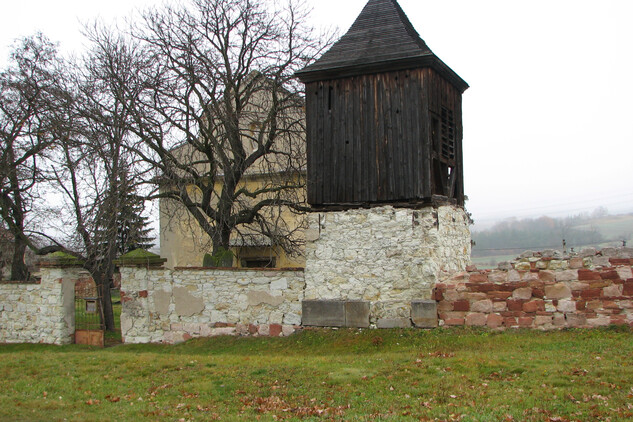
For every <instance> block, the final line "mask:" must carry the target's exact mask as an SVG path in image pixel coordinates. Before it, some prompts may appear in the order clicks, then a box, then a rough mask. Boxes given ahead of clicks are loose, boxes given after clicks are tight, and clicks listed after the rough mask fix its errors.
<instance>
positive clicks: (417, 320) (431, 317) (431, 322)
mask: <svg viewBox="0 0 633 422" xmlns="http://www.w3.org/2000/svg"><path fill="white" fill-rule="evenodd" d="M411 321H413V325H415V326H416V327H418V328H435V327H437V302H435V301H434V300H415V301H413V302H411Z"/></svg>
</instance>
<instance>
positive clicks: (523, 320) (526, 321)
mask: <svg viewBox="0 0 633 422" xmlns="http://www.w3.org/2000/svg"><path fill="white" fill-rule="evenodd" d="M533 323H534V317H519V327H531V326H532V324H533Z"/></svg>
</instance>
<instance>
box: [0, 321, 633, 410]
mask: <svg viewBox="0 0 633 422" xmlns="http://www.w3.org/2000/svg"><path fill="white" fill-rule="evenodd" d="M631 356H633V333H632V332H631V331H630V330H628V329H622V328H618V329H615V328H610V329H603V330H595V331H584V330H578V331H575V330H574V331H561V332H551V333H543V332H528V331H512V332H507V333H491V332H486V331H478V330H467V329H456V330H434V331H421V330H385V331H366V330H365V331H357V330H338V331H325V330H314V331H312V330H310V331H304V332H302V333H300V334H298V335H294V336H291V337H288V338H274V339H273V338H232V337H227V338H214V339H198V340H192V341H190V342H188V343H185V344H181V345H177V346H162V345H121V346H116V347H112V348H107V349H101V350H96V349H90V348H89V347H83V346H75V345H72V346H64V347H54V346H45V345H3V346H0V387H1V388H2V394H1V395H0V420H3V421H62V420H69V421H108V420H111V421H136V420H148V421H155V420H157V421H163V420H164V421H181V420H182V421H207V420H226V421H235V420H257V419H259V420H265V421H271V420H403V421H404V420H440V421H458V420H460V421H513V420H515V421H594V420H602V421H625V420H633V360H632V359H631Z"/></svg>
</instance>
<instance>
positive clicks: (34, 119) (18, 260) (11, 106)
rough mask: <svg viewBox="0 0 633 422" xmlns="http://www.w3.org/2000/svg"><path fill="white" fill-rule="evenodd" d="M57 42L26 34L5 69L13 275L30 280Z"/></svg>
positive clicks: (6, 212) (0, 207) (3, 117)
mask: <svg viewBox="0 0 633 422" xmlns="http://www.w3.org/2000/svg"><path fill="white" fill-rule="evenodd" d="M58 65H59V60H58V58H57V53H56V47H55V45H54V44H53V43H51V42H50V41H49V40H48V39H46V38H45V37H44V36H43V35H41V34H38V35H35V36H32V37H29V38H24V39H23V40H22V41H21V42H20V43H19V45H17V47H16V48H15V49H14V51H13V53H12V54H11V62H10V64H9V67H8V68H7V69H6V70H5V71H3V72H2V73H0V140H1V142H2V146H1V150H0V154H1V155H0V215H1V217H2V221H3V223H4V225H6V227H7V228H8V230H9V232H10V233H11V235H12V237H13V253H12V255H13V256H12V264H11V279H12V280H26V279H27V278H28V269H27V266H26V264H25V262H24V254H25V251H26V248H27V246H31V247H33V248H34V247H35V246H34V245H33V242H32V240H31V239H30V238H29V237H28V236H27V235H26V234H25V233H26V231H27V229H28V227H27V219H28V218H29V216H30V213H31V211H32V208H33V206H34V202H35V201H36V200H37V198H38V197H39V190H38V187H39V183H40V182H41V181H42V180H43V174H42V168H41V161H42V159H43V154H44V152H45V151H46V149H47V148H49V147H50V146H51V145H52V143H53V141H54V137H53V136H52V131H51V120H50V116H51V114H52V111H53V110H54V109H55V108H56V107H57V105H58V104H59V98H58V94H59V92H58V91H57V86H58V81H59V77H60V73H59V67H58Z"/></svg>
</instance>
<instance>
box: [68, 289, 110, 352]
mask: <svg viewBox="0 0 633 422" xmlns="http://www.w3.org/2000/svg"><path fill="white" fill-rule="evenodd" d="M98 292H99V290H98V289H97V285H96V284H95V282H94V280H93V279H92V277H84V278H81V279H80V280H79V281H78V282H77V283H76V284H75V344H88V345H91V346H98V347H103V346H104V332H105V330H104V328H105V327H104V324H103V321H104V319H103V309H102V308H101V301H100V298H99V293H98Z"/></svg>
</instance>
